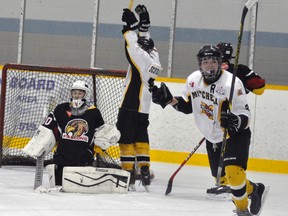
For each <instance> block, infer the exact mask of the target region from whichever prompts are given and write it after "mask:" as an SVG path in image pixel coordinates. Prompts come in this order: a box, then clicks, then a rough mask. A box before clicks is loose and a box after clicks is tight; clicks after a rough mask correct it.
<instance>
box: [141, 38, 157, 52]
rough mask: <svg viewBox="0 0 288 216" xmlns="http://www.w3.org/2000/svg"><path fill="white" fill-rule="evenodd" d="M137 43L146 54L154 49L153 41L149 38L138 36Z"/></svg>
mask: <svg viewBox="0 0 288 216" xmlns="http://www.w3.org/2000/svg"><path fill="white" fill-rule="evenodd" d="M137 43H138V44H139V46H140V47H141V48H142V49H143V50H145V51H146V52H148V53H150V52H151V51H152V50H153V49H154V41H153V40H152V39H151V38H150V37H147V36H140V37H138V40H137Z"/></svg>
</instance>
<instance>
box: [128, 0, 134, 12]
mask: <svg viewBox="0 0 288 216" xmlns="http://www.w3.org/2000/svg"><path fill="white" fill-rule="evenodd" d="M133 4H134V0H130V3H129V7H128V9H129V10H132V7H133Z"/></svg>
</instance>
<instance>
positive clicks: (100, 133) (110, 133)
mask: <svg viewBox="0 0 288 216" xmlns="http://www.w3.org/2000/svg"><path fill="white" fill-rule="evenodd" d="M120 137H121V134H120V132H119V131H118V130H117V128H116V127H115V126H114V125H110V124H104V125H102V126H101V127H99V128H97V130H96V132H95V134H94V144H95V145H97V146H99V147H100V148H101V149H102V150H106V149H108V148H109V147H110V146H112V145H115V144H116V143H117V142H118V140H119V139H120Z"/></svg>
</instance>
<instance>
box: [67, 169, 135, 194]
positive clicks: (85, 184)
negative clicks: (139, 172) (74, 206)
mask: <svg viewBox="0 0 288 216" xmlns="http://www.w3.org/2000/svg"><path fill="white" fill-rule="evenodd" d="M129 181H130V173H129V172H128V171H125V170H119V169H113V168H96V167H64V169H63V179H62V182H63V183H62V190H63V191H65V192H76V193H97V194H100V193H101V194H102V193H119V194H123V193H127V191H128V184H129Z"/></svg>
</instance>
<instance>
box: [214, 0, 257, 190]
mask: <svg viewBox="0 0 288 216" xmlns="http://www.w3.org/2000/svg"><path fill="white" fill-rule="evenodd" d="M257 1H258V0H248V1H247V2H246V4H245V6H244V8H243V11H242V16H241V22H240V29H239V33H238V43H237V49H236V55H235V62H234V68H233V77H232V82H231V89H230V94H229V107H232V99H233V93H234V87H235V79H236V74H237V70H238V60H239V55H240V48H241V42H242V35H243V28H244V20H245V17H246V14H247V12H248V11H249V10H250V9H251V8H252V7H253V5H254V4H255V3H256V2H257ZM227 112H230V109H228V111H227ZM227 135H228V130H227V129H225V130H224V134H223V141H222V146H221V153H220V159H219V165H218V170H217V180H216V185H217V186H220V177H221V173H222V169H223V162H224V154H225V149H226V143H227Z"/></svg>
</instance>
